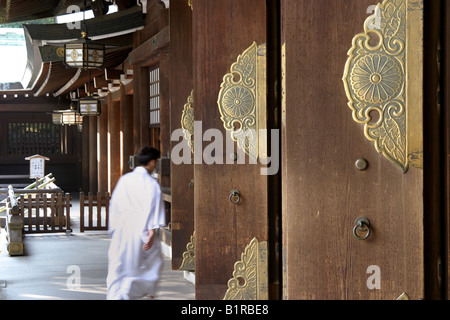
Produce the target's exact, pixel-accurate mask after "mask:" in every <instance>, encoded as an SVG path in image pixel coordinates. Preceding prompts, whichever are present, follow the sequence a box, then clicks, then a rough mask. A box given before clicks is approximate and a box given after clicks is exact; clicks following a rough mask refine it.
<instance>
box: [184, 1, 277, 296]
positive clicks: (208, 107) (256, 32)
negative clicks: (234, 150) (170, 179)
mask: <svg viewBox="0 0 450 320" xmlns="http://www.w3.org/2000/svg"><path fill="white" fill-rule="evenodd" d="M266 21H267V16H266V2H265V1H261V0H241V1H234V0H225V1H209V0H197V1H196V2H195V5H194V11H193V32H192V33H193V50H194V51H193V52H194V54H193V57H194V95H195V98H194V99H195V107H194V109H195V119H196V121H202V126H203V132H204V131H206V130H208V129H210V128H217V129H221V130H222V132H223V134H224V136H225V131H224V129H223V124H222V122H221V120H220V113H219V110H218V106H217V98H218V95H219V91H220V84H221V83H222V80H223V77H224V75H225V74H227V73H228V72H230V67H231V65H232V64H233V63H234V62H235V61H236V59H237V56H238V55H239V54H241V53H243V52H244V51H245V50H246V49H247V48H248V47H250V45H251V44H252V43H253V42H254V41H256V42H257V43H258V44H262V43H266V41H267V35H266V34H267V33H266ZM194 139H195V141H196V145H198V143H199V141H198V140H199V139H198V138H194ZM206 145H208V143H203V147H205V146H206ZM247 163H248V162H247ZM194 175H195V192H194V193H195V198H194V207H195V229H196V277H195V278H196V298H197V299H200V300H202V299H223V297H224V296H225V292H226V290H227V282H228V280H229V279H231V278H232V273H233V268H234V264H235V263H236V262H237V261H239V260H240V259H241V254H242V253H243V252H244V250H245V247H246V246H247V245H248V244H249V243H250V241H251V240H252V239H253V238H254V237H256V238H257V239H258V240H259V241H264V240H267V238H268V232H267V229H268V223H267V220H268V219H267V177H264V176H261V175H260V166H259V165H248V164H247V165H206V164H196V165H195V166H194ZM234 188H237V189H239V190H240V192H241V195H242V197H241V202H240V203H239V204H238V205H233V204H231V203H230V201H229V200H228V197H229V195H230V193H231V190H232V189H234Z"/></svg>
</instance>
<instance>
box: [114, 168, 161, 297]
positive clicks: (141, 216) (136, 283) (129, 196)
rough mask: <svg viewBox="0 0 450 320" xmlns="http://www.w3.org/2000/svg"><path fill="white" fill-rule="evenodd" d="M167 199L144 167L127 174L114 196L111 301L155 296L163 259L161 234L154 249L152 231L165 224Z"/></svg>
mask: <svg viewBox="0 0 450 320" xmlns="http://www.w3.org/2000/svg"><path fill="white" fill-rule="evenodd" d="M165 223H166V221H165V211H164V202H163V200H162V199H161V188H160V187H159V184H158V182H157V181H156V180H155V179H154V178H153V177H152V176H151V175H150V174H149V173H148V172H147V170H146V169H145V168H143V167H137V168H136V169H135V170H134V171H133V172H130V173H128V174H125V175H124V176H122V177H121V178H120V180H119V182H118V183H117V185H116V188H115V189H114V192H113V194H112V196H111V202H110V210H109V233H110V235H111V244H110V247H109V251H108V276H107V279H106V282H107V289H108V290H107V296H106V298H107V299H108V300H131V299H138V298H141V297H143V296H146V295H151V296H154V295H155V293H156V286H157V282H158V280H159V277H160V273H161V268H162V264H163V258H162V255H161V247H160V243H159V240H158V238H157V235H156V234H155V238H154V241H153V246H152V248H151V249H150V250H148V251H144V250H143V249H142V246H143V244H144V243H146V242H147V239H148V230H149V229H158V228H159V227H162V226H164V225H165Z"/></svg>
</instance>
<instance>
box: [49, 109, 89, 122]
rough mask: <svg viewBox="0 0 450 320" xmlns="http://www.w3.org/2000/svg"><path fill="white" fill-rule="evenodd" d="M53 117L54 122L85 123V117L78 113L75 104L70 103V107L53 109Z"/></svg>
mask: <svg viewBox="0 0 450 320" xmlns="http://www.w3.org/2000/svg"><path fill="white" fill-rule="evenodd" d="M52 119H53V123H54V124H60V125H63V126H64V125H68V126H74V125H80V124H82V123H83V117H82V116H81V115H80V114H79V113H78V111H77V110H76V109H75V107H74V106H73V104H70V109H67V110H55V111H53V113H52Z"/></svg>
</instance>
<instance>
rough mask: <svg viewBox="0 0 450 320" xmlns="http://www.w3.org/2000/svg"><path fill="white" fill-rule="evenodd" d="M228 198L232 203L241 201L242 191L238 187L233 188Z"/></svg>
mask: <svg viewBox="0 0 450 320" xmlns="http://www.w3.org/2000/svg"><path fill="white" fill-rule="evenodd" d="M228 199H229V200H230V202H231V203H232V204H238V203H239V202H240V201H241V192H240V191H239V190H237V189H233V190H232V191H231V194H230V197H229V198H228Z"/></svg>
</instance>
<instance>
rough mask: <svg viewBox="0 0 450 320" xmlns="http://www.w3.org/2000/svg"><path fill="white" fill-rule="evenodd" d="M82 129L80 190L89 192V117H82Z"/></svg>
mask: <svg viewBox="0 0 450 320" xmlns="http://www.w3.org/2000/svg"><path fill="white" fill-rule="evenodd" d="M82 125H83V129H82V131H81V188H82V190H83V191H84V192H87V191H88V190H89V177H90V172H89V171H90V161H89V156H90V154H89V153H90V139H89V136H90V127H89V117H83V124H82Z"/></svg>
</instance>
